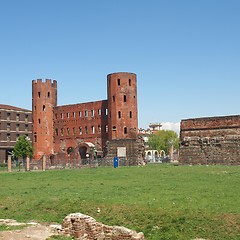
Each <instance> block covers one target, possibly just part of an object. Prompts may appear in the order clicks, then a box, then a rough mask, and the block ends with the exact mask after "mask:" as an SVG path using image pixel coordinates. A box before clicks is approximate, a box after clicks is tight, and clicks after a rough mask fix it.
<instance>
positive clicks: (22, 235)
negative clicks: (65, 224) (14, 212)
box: [0, 219, 58, 240]
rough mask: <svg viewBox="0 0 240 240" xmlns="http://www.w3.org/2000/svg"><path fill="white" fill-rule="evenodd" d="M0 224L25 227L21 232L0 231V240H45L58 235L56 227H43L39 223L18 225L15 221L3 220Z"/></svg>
mask: <svg viewBox="0 0 240 240" xmlns="http://www.w3.org/2000/svg"><path fill="white" fill-rule="evenodd" d="M1 220H2V219H1ZM0 224H4V225H8V226H21V225H26V227H23V229H21V230H8V231H0V240H25V239H26V240H27V239H29V240H45V239H47V238H49V237H50V236H53V235H57V234H58V231H57V227H56V226H44V225H42V224H39V223H28V224H25V223H18V222H16V221H15V220H5V221H4V222H3V221H0Z"/></svg>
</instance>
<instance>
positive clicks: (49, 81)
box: [32, 78, 57, 86]
mask: <svg viewBox="0 0 240 240" xmlns="http://www.w3.org/2000/svg"><path fill="white" fill-rule="evenodd" d="M40 83H46V84H52V86H57V81H56V80H52V79H48V78H47V79H46V80H45V82H43V80H42V79H41V78H40V79H37V80H32V84H40Z"/></svg>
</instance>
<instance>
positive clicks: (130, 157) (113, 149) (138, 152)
mask: <svg viewBox="0 0 240 240" xmlns="http://www.w3.org/2000/svg"><path fill="white" fill-rule="evenodd" d="M118 147H126V151H127V153H128V154H127V156H126V158H125V157H121V158H119V165H120V166H132V165H138V164H142V162H143V161H142V160H143V154H144V153H145V151H144V150H145V149H144V142H143V140H142V139H137V140H135V139H120V140H111V141H109V142H108V143H107V153H106V164H107V165H113V159H114V157H117V148H118Z"/></svg>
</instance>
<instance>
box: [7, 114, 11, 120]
mask: <svg viewBox="0 0 240 240" xmlns="http://www.w3.org/2000/svg"><path fill="white" fill-rule="evenodd" d="M7 120H8V121H9V120H10V113H7Z"/></svg>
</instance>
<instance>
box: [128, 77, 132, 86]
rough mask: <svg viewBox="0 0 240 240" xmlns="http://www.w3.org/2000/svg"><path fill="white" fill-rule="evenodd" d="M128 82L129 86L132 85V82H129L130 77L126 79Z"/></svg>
mask: <svg viewBox="0 0 240 240" xmlns="http://www.w3.org/2000/svg"><path fill="white" fill-rule="evenodd" d="M128 84H129V86H131V85H132V83H131V79H130V78H129V79H128Z"/></svg>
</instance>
